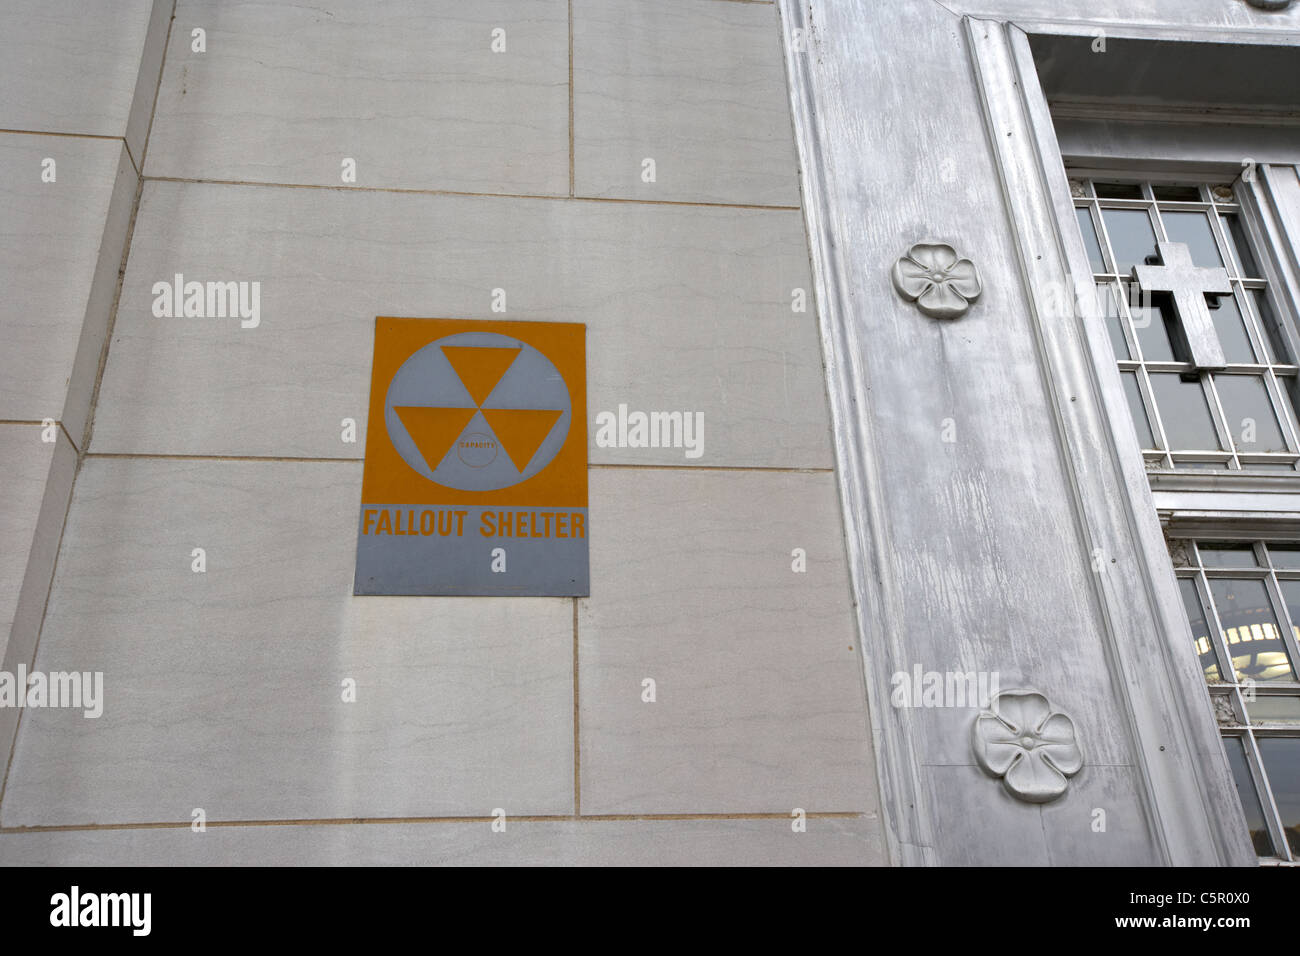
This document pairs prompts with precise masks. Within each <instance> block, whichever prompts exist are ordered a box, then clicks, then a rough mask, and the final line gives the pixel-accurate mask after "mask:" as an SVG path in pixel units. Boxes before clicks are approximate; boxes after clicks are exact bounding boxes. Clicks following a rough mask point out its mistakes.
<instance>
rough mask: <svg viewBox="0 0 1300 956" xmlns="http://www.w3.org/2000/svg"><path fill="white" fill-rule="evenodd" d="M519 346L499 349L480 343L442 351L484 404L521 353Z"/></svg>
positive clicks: (471, 394) (480, 403)
mask: <svg viewBox="0 0 1300 956" xmlns="http://www.w3.org/2000/svg"><path fill="white" fill-rule="evenodd" d="M520 351H521V350H520V349H519V348H513V349H498V348H489V347H485V346H478V345H444V346H443V347H442V354H443V355H445V356H447V361H448V362H450V363H451V367H452V368H454V369H455V370H456V374H457V375H459V376H460V380H461V381H462V382H463V383H464V384H465V388H467V389H468V390H469V397H470V398H472V399H474V404H475V405H482V404H483V403H484V402H485V401H487V397H488V396H489V395H491V394H492V389H494V388H496V387H497V382H499V381H501V379H502V377H503V376H504V375H505V374H506V369H508V368H510V365H511V363H513V362H514V360H515V359H516V358H518V356H519V352H520Z"/></svg>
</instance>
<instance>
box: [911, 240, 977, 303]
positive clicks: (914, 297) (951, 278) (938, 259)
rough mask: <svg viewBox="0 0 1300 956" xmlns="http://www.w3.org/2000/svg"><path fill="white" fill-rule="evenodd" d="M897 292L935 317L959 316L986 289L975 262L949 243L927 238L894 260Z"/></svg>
mask: <svg viewBox="0 0 1300 956" xmlns="http://www.w3.org/2000/svg"><path fill="white" fill-rule="evenodd" d="M892 277H893V280H894V288H895V289H897V290H898V294H899V295H901V296H902V297H903V298H905V299H907V300H908V301H909V302H915V303H916V307H917V308H918V309H920V310H921V311H922V312H924V313H925V314H926V315H928V316H930V317H931V318H935V319H957V318H960V317H961V316H963V315H965V314H966V311H967V310H968V309H969V308H970V304H971V303H972V302H974V301H975V300H976V299H978V298H979V296H980V293H981V292H982V291H984V286H983V284H982V283H981V282H980V274H979V270H978V269H976V268H975V263H973V262H971V261H970V260H969V259H963V258H962V257H960V256H958V255H957V250H955V249H954V248H953V247H952V246H950V245H948V244H947V243H946V242H936V241H935V240H933V239H925V240H923V241H921V242H918V243H916V244H915V245H914V246H912V248H911V249H909V250H907V254H906V255H905V256H903V257H902V258H900V259H899V260H898V261H897V262H895V263H894V269H893V273H892Z"/></svg>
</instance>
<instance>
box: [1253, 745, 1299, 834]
mask: <svg viewBox="0 0 1300 956" xmlns="http://www.w3.org/2000/svg"><path fill="white" fill-rule="evenodd" d="M1258 743H1259V759H1260V760H1261V761H1263V764H1264V773H1265V774H1267V776H1268V789H1269V790H1271V791H1272V792H1273V803H1274V804H1275V805H1276V806H1277V813H1278V816H1280V817H1281V818H1282V831H1283V832H1284V833H1285V834H1286V841H1287V843H1289V844H1290V845H1291V851H1292V852H1293V853H1300V737H1260V738H1258Z"/></svg>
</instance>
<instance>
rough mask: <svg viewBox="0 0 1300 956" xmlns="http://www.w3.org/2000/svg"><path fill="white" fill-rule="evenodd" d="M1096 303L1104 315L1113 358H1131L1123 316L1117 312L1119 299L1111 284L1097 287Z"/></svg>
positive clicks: (1122, 359)
mask: <svg viewBox="0 0 1300 956" xmlns="http://www.w3.org/2000/svg"><path fill="white" fill-rule="evenodd" d="M1097 303H1098V304H1099V305H1100V306H1101V312H1102V315H1104V316H1105V317H1106V334H1107V335H1108V336H1110V347H1111V348H1112V349H1113V350H1114V351H1115V358H1117V359H1119V360H1120V361H1124V360H1125V359H1129V358H1132V355H1131V353H1130V352H1129V350H1128V342H1126V341H1125V339H1124V327H1123V322H1124V317H1123V316H1122V315H1120V313H1119V300H1118V299H1116V297H1115V288H1114V286H1111V285H1101V286H1098V287H1097Z"/></svg>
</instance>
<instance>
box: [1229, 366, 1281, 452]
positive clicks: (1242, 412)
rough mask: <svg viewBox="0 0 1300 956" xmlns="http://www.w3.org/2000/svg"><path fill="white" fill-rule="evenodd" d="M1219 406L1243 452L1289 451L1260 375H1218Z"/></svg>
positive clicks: (1236, 442) (1234, 439)
mask: <svg viewBox="0 0 1300 956" xmlns="http://www.w3.org/2000/svg"><path fill="white" fill-rule="evenodd" d="M1214 384H1215V386H1216V387H1217V388H1218V390H1219V402H1220V403H1221V404H1222V405H1223V414H1224V416H1226V417H1227V419H1228V429H1229V430H1230V431H1231V432H1232V440H1233V442H1234V443H1235V444H1236V446H1237V450H1238V451H1240V452H1247V453H1250V452H1273V451H1286V450H1287V448H1286V442H1285V441H1283V440H1282V429H1281V428H1279V427H1278V424H1277V416H1276V415H1274V414H1273V404H1272V403H1271V402H1270V401H1269V400H1268V389H1267V388H1266V387H1265V385H1264V379H1263V378H1261V377H1260V376H1258V375H1216V376H1215V377H1214Z"/></svg>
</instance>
